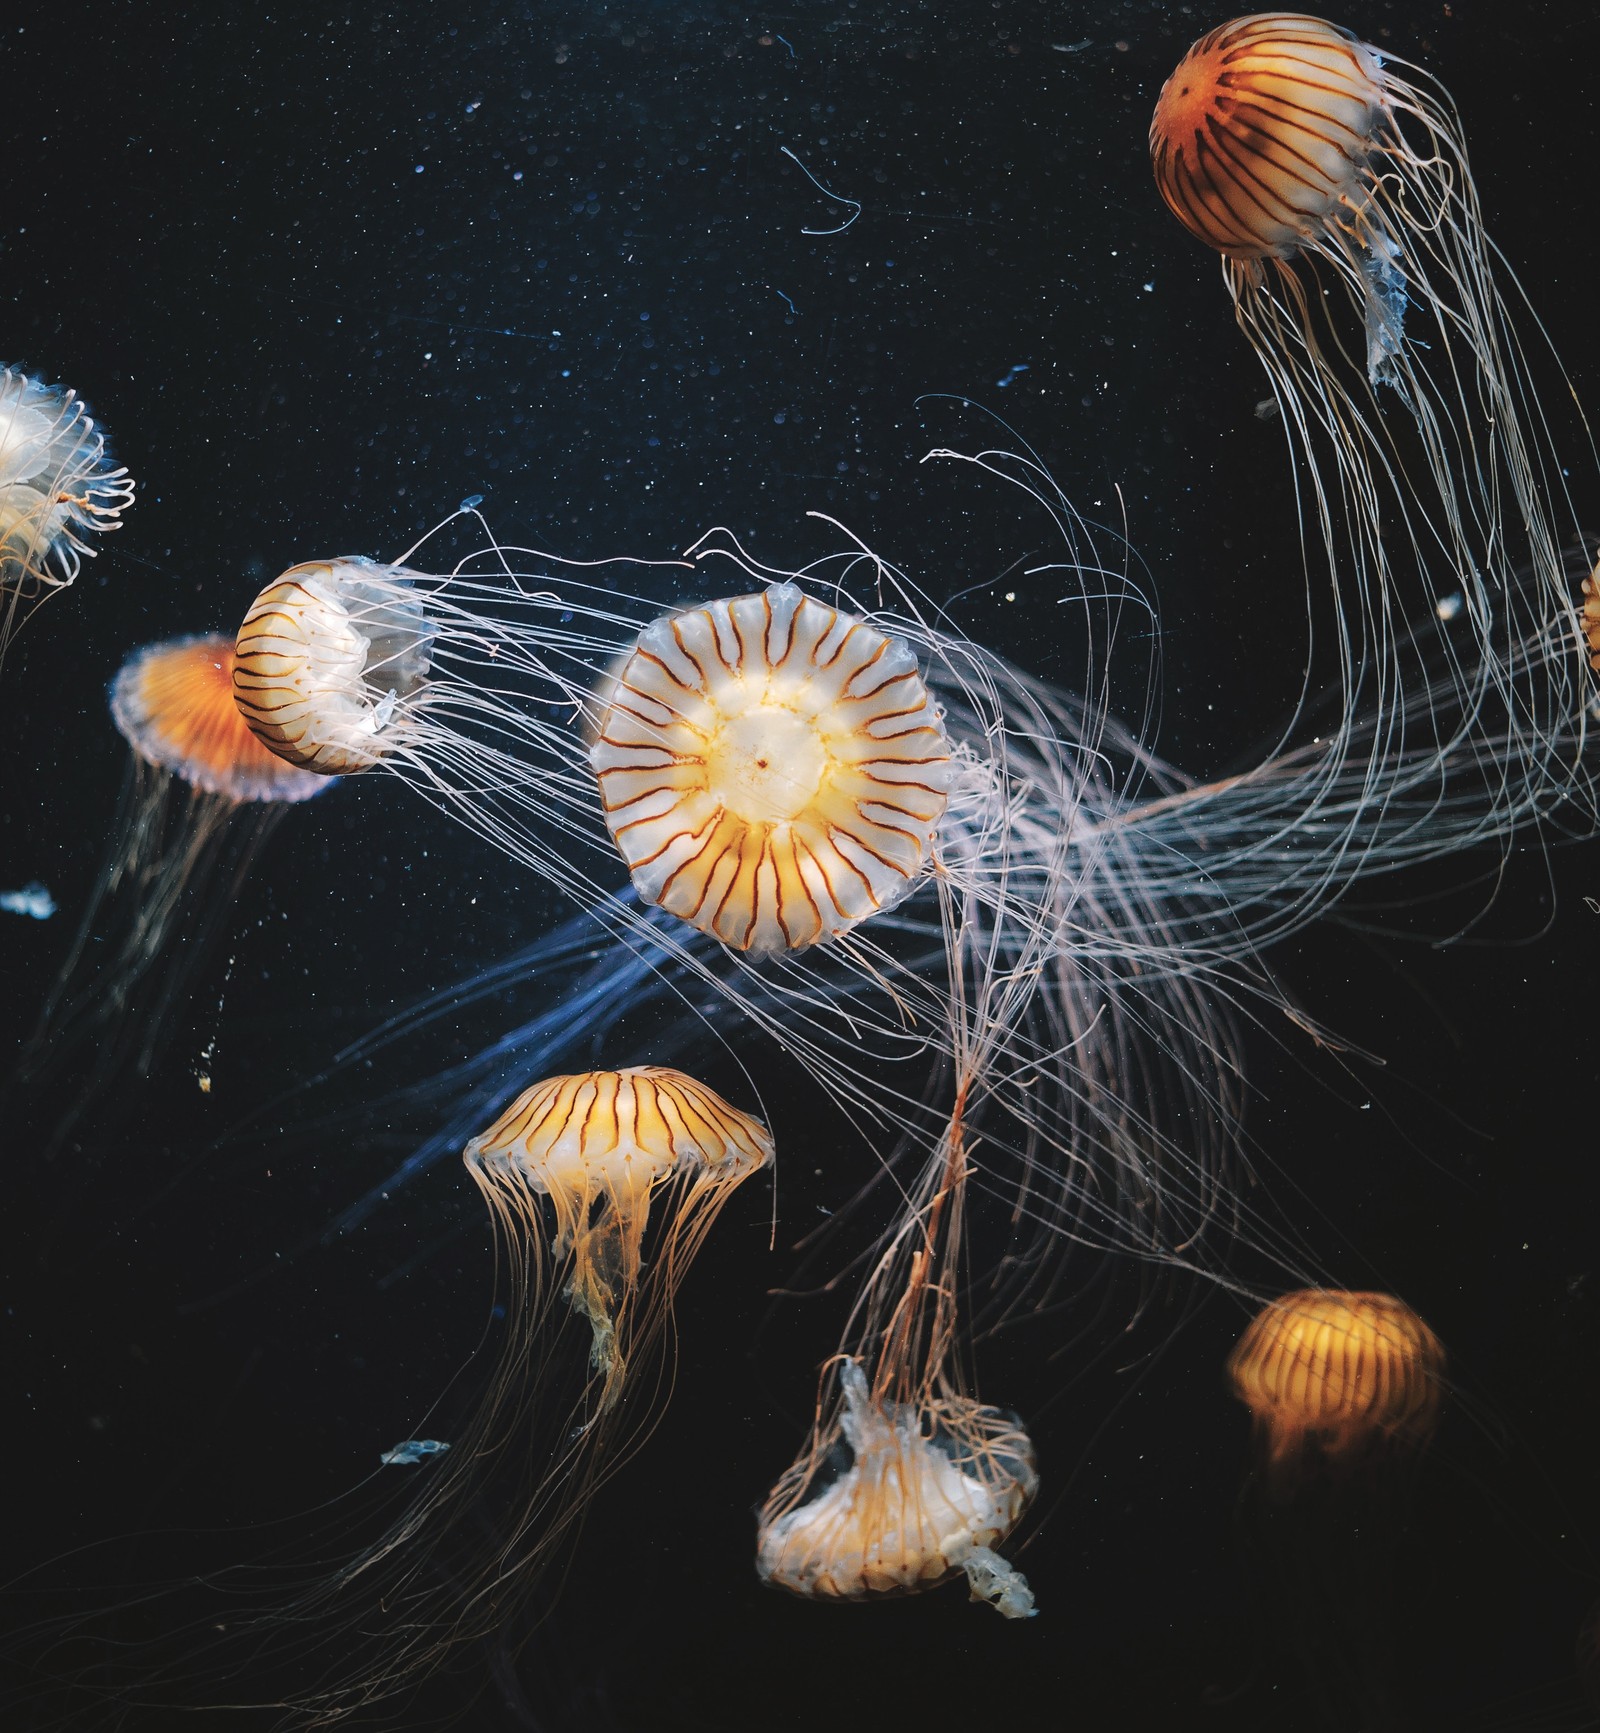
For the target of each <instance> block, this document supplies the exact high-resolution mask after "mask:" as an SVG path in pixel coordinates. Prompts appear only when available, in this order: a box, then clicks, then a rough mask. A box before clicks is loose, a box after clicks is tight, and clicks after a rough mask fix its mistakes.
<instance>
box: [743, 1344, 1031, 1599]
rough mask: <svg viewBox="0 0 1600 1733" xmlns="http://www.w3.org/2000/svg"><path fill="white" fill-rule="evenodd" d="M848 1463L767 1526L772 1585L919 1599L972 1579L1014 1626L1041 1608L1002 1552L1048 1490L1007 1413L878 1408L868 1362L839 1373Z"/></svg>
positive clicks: (767, 1573) (765, 1563)
mask: <svg viewBox="0 0 1600 1733" xmlns="http://www.w3.org/2000/svg"><path fill="white" fill-rule="evenodd" d="M839 1383H840V1388H841V1390H842V1392H843V1398H844V1407H843V1410H842V1412H841V1414H840V1418H839V1425H840V1429H841V1432H842V1434H843V1442H844V1445H845V1448H846V1452H847V1453H848V1458H849V1460H848V1462H847V1463H846V1464H845V1465H843V1466H840V1467H838V1468H836V1470H835V1477H834V1478H833V1479H831V1480H829V1481H827V1483H826V1484H825V1485H823V1486H822V1487H821V1489H820V1490H817V1489H814V1488H812V1487H808V1488H807V1492H808V1496H807V1497H806V1498H805V1499H804V1500H803V1502H801V1503H798V1504H794V1505H790V1506H789V1507H788V1508H785V1509H784V1510H783V1511H782V1512H781V1514H778V1515H775V1516H774V1517H773V1518H772V1519H771V1520H770V1521H768V1522H765V1523H764V1524H763V1526H762V1529H761V1534H760V1539H759V1541H758V1544H757V1550H756V1571H757V1574H758V1575H759V1576H760V1577H761V1579H762V1581H763V1582H767V1583H771V1584H773V1585H774V1586H775V1587H778V1588H784V1589H788V1590H789V1591H790V1592H791V1593H793V1594H796V1595H801V1596H805V1597H809V1598H812V1599H817V1600H847V1601H857V1600H864V1599H866V1598H867V1597H869V1596H876V1595H885V1594H897V1593H914V1592H916V1591H917V1590H919V1589H924V1588H929V1587H933V1586H936V1585H937V1584H939V1583H941V1582H944V1581H946V1580H948V1579H949V1578H950V1577H952V1576H954V1575H955V1574H956V1573H957V1572H958V1571H960V1572H964V1573H965V1574H966V1577H967V1581H968V1583H969V1584H970V1585H971V1593H972V1598H973V1599H974V1600H975V1601H986V1602H988V1603H989V1604H990V1605H992V1606H994V1607H995V1608H996V1609H997V1610H998V1611H999V1612H1000V1613H1001V1614H1003V1615H1004V1616H1005V1617H1006V1618H1013V1619H1014V1618H1028V1617H1031V1616H1032V1615H1033V1613H1034V1611H1035V1608H1034V1605H1033V1593H1032V1590H1031V1589H1030V1588H1029V1587H1028V1582H1027V1578H1026V1577H1024V1576H1023V1575H1022V1573H1021V1572H1020V1571H1018V1570H1016V1569H1015V1568H1014V1567H1013V1566H1011V1565H1009V1564H1008V1563H1007V1562H1006V1561H1005V1559H1003V1558H1002V1557H1001V1555H1000V1554H999V1553H998V1552H996V1551H995V1547H996V1545H998V1544H999V1543H1000V1542H1001V1541H1003V1540H1004V1539H1005V1537H1006V1536H1007V1535H1008V1534H1010V1533H1011V1531H1012V1530H1013V1529H1014V1528H1015V1527H1016V1525H1017V1522H1018V1521H1019V1519H1020V1518H1021V1516H1022V1514H1023V1512H1024V1511H1025V1510H1026V1509H1027V1506H1028V1504H1029V1501H1030V1500H1031V1499H1032V1497H1033V1495H1034V1493H1035V1492H1036V1491H1037V1489H1038V1485H1039V1474H1038V1470H1037V1468H1036V1467H1035V1464H1034V1453H1033V1443H1032V1440H1031V1439H1030V1438H1029V1437H1028V1435H1027V1433H1026V1432H1025V1431H1024V1430H1023V1429H1022V1426H1021V1424H1020V1422H1018V1421H1017V1420H1016V1418H1015V1417H1014V1416H1012V1415H1009V1414H1006V1413H1005V1412H1003V1411H1002V1410H1000V1409H997V1408H989V1407H985V1406H984V1405H983V1404H981V1403H978V1402H973V1401H971V1400H970V1399H964V1398H960V1397H957V1398H951V1399H946V1400H944V1401H942V1402H938V1403H936V1404H934V1405H933V1406H931V1407H930V1408H929V1409H927V1410H923V1409H920V1408H918V1407H914V1406H910V1405H904V1406H903V1405H901V1404H898V1403H896V1402H893V1401H882V1400H878V1399H875V1398H874V1397H873V1395H872V1392H871V1390H870V1389H869V1388H868V1386H867V1380H866V1375H865V1373H864V1372H863V1371H862V1369H861V1364H860V1362H859V1361H857V1360H853V1359H847V1360H845V1361H843V1362H842V1364H841V1367H840V1372H839Z"/></svg>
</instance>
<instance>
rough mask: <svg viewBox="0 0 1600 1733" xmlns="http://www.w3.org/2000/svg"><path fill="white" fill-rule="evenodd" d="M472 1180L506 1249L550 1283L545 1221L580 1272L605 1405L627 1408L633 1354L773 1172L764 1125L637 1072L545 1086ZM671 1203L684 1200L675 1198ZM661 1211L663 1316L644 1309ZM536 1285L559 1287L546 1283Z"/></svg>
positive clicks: (571, 1285) (484, 1151) (509, 1121)
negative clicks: (751, 1190) (545, 1267)
mask: <svg viewBox="0 0 1600 1733" xmlns="http://www.w3.org/2000/svg"><path fill="white" fill-rule="evenodd" d="M465 1154H466V1163H467V1168H468V1171H469V1172H470V1173H471V1174H472V1177H473V1178H474V1179H475V1180H476V1181H477V1183H478V1187H479V1189H480V1190H481V1191H482V1192H483V1195H484V1197H485V1198H486V1199H487V1200H488V1202H489V1206H490V1208H491V1210H492V1211H493V1212H494V1214H495V1218H496V1221H497V1222H498V1223H499V1224H500V1226H501V1229H502V1231H503V1233H504V1235H505V1239H506V1242H507V1244H508V1245H509V1246H511V1247H512V1248H514V1251H515V1254H516V1255H519V1256H520V1255H523V1253H524V1248H526V1252H527V1254H528V1255H530V1256H531V1259H532V1264H533V1267H534V1269H535V1270H536V1271H537V1269H538V1266H539V1264H540V1262H541V1252H542V1246H543V1236H542V1231H541V1230H542V1227H543V1222H544V1216H545V1212H546V1210H548V1212H549V1214H550V1215H551V1216H552V1217H553V1218H554V1226H555V1230H556V1231H555V1235H554V1237H553V1239H552V1241H551V1256H552V1257H554V1258H556V1259H559V1260H564V1261H567V1262H569V1263H570V1266H571V1269H570V1274H569V1275H567V1276H566V1277H565V1279H564V1281H563V1282H562V1284H561V1288H562V1292H563V1293H564V1294H565V1295H566V1297H567V1299H568V1300H569V1301H570V1302H571V1304H572V1308H573V1310H574V1311H576V1312H578V1313H580V1314H581V1315H582V1316H583V1317H584V1318H586V1319H587V1320H588V1322H589V1325H590V1329H591V1330H592V1332H593V1343H592V1346H591V1349H590V1355H589V1360H590V1364H591V1366H592V1367H593V1368H594V1370H595V1372H596V1373H597V1374H598V1375H599V1377H600V1380H601V1383H600V1391H599V1394H598V1396H597V1397H596V1399H595V1400H596V1405H597V1407H598V1409H599V1410H600V1411H602V1412H603V1411H604V1410H606V1409H609V1408H612V1407H614V1406H615V1404H616V1402H617V1400H618V1398H619V1396H620V1394H621V1391H622V1386H623V1380H624V1378H625V1376H626V1373H627V1369H628V1365H629V1361H630V1359H631V1358H632V1352H633V1348H632V1344H633V1342H634V1341H635V1340H636V1339H638V1340H649V1339H650V1338H651V1337H652V1336H653V1335H654V1334H655V1333H656V1332H657V1331H658V1330H659V1328H660V1324H661V1311H660V1308H661V1306H662V1305H664V1304H665V1303H666V1302H668V1301H670V1299H671V1295H672V1291H673V1289H674V1288H675V1287H676V1286H677V1283H678V1281H679V1280H680V1279H681V1277H682V1272H683V1269H684V1268H685V1267H686V1266H687V1264H688V1262H689V1260H690V1258H692V1257H693V1255H694V1250H695V1247H696V1246H698V1245H699V1243H700V1241H701V1240H702V1239H704V1237H705V1235H706V1233H707V1231H708V1230H709V1228H710V1227H711V1224H712V1222H713V1221H714V1220H715V1219H716V1216H717V1212H718V1211H719V1210H720V1209H721V1207H722V1205H723V1203H724V1202H725V1201H726V1199H727V1197H728V1196H729V1194H730V1193H731V1192H732V1191H733V1189H734V1188H735V1187H736V1186H738V1185H742V1184H743V1183H744V1181H745V1180H746V1179H748V1178H749V1177H750V1175H751V1174H752V1173H754V1172H756V1171H757V1169H759V1168H762V1167H766V1166H767V1165H768V1164H769V1163H770V1162H771V1160H772V1139H771V1137H770V1136H769V1134H768V1132H767V1128H766V1127H765V1126H764V1125H763V1124H761V1122H760V1121H759V1120H755V1119H752V1118H751V1117H750V1116H749V1115H748V1114H745V1113H740V1112H739V1111H738V1110H737V1109H736V1108H732V1107H730V1106H729V1105H728V1104H727V1102H725V1101H723V1100H722V1099H721V1098H720V1097H719V1096H716V1095H714V1094H712V1092H711V1091H710V1090H709V1089H707V1088H706V1087H705V1086H704V1085H703V1084H700V1083H696V1082H695V1080H694V1079H693V1078H692V1077H686V1076H685V1075H684V1074H683V1073H682V1072H681V1071H669V1070H665V1069H662V1068H660V1067H654V1066H635V1067H633V1068H631V1069H629V1070H625V1071H589V1072H584V1073H582V1074H581V1075H578V1076H573V1077H549V1078H546V1079H545V1081H544V1082H543V1083H538V1084H535V1085H534V1087H533V1088H532V1089H529V1090H526V1091H524V1093H523V1094H521V1095H520V1096H518V1097H517V1099H516V1100H515V1101H514V1102H513V1103H512V1104H511V1106H510V1107H509V1108H508V1109H507V1111H506V1112H505V1113H503V1114H502V1115H501V1116H500V1118H499V1119H498V1120H496V1121H495V1123H494V1124H493V1125H492V1126H491V1127H490V1128H489V1129H488V1130H487V1131H485V1132H484V1133H483V1134H482V1135H481V1136H479V1137H475V1138H473V1140H472V1141H471V1142H470V1143H469V1144H468V1145H467V1148H466V1152H465ZM669 1191H672V1192H675V1194H676V1195H670V1196H669V1195H667V1193H668V1192H669ZM658 1199H660V1200H661V1202H662V1203H664V1204H665V1206H666V1209H667V1212H668V1225H667V1227H666V1228H664V1229H663V1230H662V1231H661V1234H660V1235H659V1238H660V1241H661V1244H660V1245H659V1246H658V1248H657V1251H656V1258H655V1262H656V1264H657V1267H658V1268H657V1273H656V1276H655V1278H654V1284H653V1285H654V1288H655V1290H656V1291H655V1292H654V1293H653V1294H652V1295H650V1296H649V1298H650V1300H651V1304H647V1305H645V1306H643V1307H640V1306H639V1305H638V1303H637V1302H638V1298H639V1295H640V1284H641V1280H642V1276H643V1262H642V1260H643V1243H644V1236H645V1229H646V1227H647V1226H648V1224H649V1220H650V1211H651V1208H652V1205H653V1204H655V1203H656V1201H657V1200H658ZM532 1285H533V1286H534V1287H535V1288H537V1289H543V1288H545V1287H547V1286H548V1285H549V1284H548V1282H547V1281H546V1280H544V1279H542V1278H541V1277H539V1276H538V1275H537V1274H536V1275H535V1276H534V1277H533V1278H532Z"/></svg>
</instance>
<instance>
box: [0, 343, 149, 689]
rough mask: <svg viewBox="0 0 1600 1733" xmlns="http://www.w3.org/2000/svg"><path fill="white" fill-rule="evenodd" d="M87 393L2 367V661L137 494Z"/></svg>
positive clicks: (0, 584)
mask: <svg viewBox="0 0 1600 1733" xmlns="http://www.w3.org/2000/svg"><path fill="white" fill-rule="evenodd" d="M133 486H134V484H133V481H132V479H131V478H130V476H129V475H128V472H127V470H126V469H122V468H119V467H117V466H116V465H115V464H114V463H113V462H112V460H111V457H110V455H109V453H108V452H107V449H106V441H105V435H104V434H103V433H101V432H100V430H99V429H98V428H97V427H96V425H95V422H94V419H93V417H92V416H91V415H90V414H89V412H88V411H87V410H86V409H85V407H84V405H83V402H82V400H81V399H80V398H79V397H78V395H77V393H76V392H74V391H71V390H69V389H68V388H67V387H66V386H63V385H46V384H45V383H44V381H43V380H40V379H34V378H30V377H29V376H28V375H27V374H26V373H23V372H21V371H19V370H18V369H16V368H12V367H6V368H0V659H3V657H4V653H5V648H6V645H7V643H8V642H9V641H10V638H11V634H12V633H13V631H14V630H15V629H16V627H17V625H18V624H19V623H20V619H21V615H22V613H25V612H26V611H28V610H29V609H30V608H31V606H32V605H33V604H34V603H36V602H38V601H39V600H41V599H42V598H43V597H44V596H46V595H48V594H49V593H51V592H52V591H55V590H62V589H66V588H67V587H68V586H69V585H70V584H71V583H72V582H73V580H74V579H75V578H76V577H77V575H78V571H79V568H80V566H81V565H82V562H83V560H84V559H85V558H86V557H87V558H91V559H92V558H93V557H94V555H95V554H96V553H97V552H98V549H97V548H96V547H95V546H94V543H93V542H92V540H89V539H87V538H89V537H92V536H95V535H102V534H104V533H106V532H107V531H109V530H114V529H117V528H118V527H119V526H120V524H121V522H122V514H123V512H124V511H126V510H127V508H128V506H129V505H130V504H131V503H132V500H133Z"/></svg>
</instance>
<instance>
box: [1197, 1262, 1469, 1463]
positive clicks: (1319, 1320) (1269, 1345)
mask: <svg viewBox="0 0 1600 1733" xmlns="http://www.w3.org/2000/svg"><path fill="white" fill-rule="evenodd" d="M1228 1376H1229V1378H1230V1380H1231V1381H1232V1384H1233V1390H1234V1394H1235V1395H1236V1396H1238V1398H1239V1400H1240V1401H1241V1402H1243V1403H1244V1404H1245V1406H1246V1407H1247V1408H1248V1409H1249V1410H1250V1413H1251V1416H1252V1417H1253V1419H1254V1422H1255V1427H1256V1433H1257V1437H1258V1439H1259V1441H1260V1445H1261V1450H1262V1454H1263V1461H1264V1467H1265V1471H1266V1473H1267V1475H1268V1477H1269V1478H1270V1479H1272V1480H1273V1481H1275V1482H1283V1481H1284V1480H1286V1479H1289V1478H1291V1477H1293V1476H1295V1475H1298V1474H1301V1473H1304V1472H1306V1471H1307V1470H1308V1469H1309V1468H1311V1467H1312V1466H1313V1465H1315V1464H1325V1465H1326V1466H1327V1468H1328V1469H1329V1470H1330V1471H1335V1472H1337V1471H1341V1470H1346V1469H1348V1468H1350V1467H1351V1466H1352V1465H1354V1464H1356V1463H1358V1462H1359V1461H1360V1460H1362V1459H1363V1458H1364V1457H1365V1456H1366V1455H1367V1454H1368V1453H1369V1452H1373V1451H1388V1450H1394V1451H1399V1452H1402V1453H1403V1452H1408V1451H1416V1450H1420V1449H1421V1448H1423V1447H1424V1446H1425V1445H1426V1444H1427V1443H1428V1442H1429V1440H1430V1439H1431V1438H1432V1436H1433V1433H1434V1428H1435V1426H1436V1425H1437V1423H1438V1418H1439V1402H1440V1396H1441V1394H1442V1389H1443V1376H1444V1350H1443V1348H1442V1347H1441V1346H1440V1344H1439V1339H1438V1337H1437V1336H1435V1335H1434V1333H1433V1331H1432V1330H1430V1329H1429V1328H1428V1326H1427V1325H1426V1324H1425V1323H1424V1322H1423V1321H1422V1319H1421V1318H1419V1317H1418V1316H1417V1314H1416V1313H1415V1312H1413V1311H1412V1310H1411V1308H1410V1307H1409V1306H1407V1305H1406V1304H1405V1303H1404V1302H1403V1301H1401V1300H1397V1299H1395V1298H1394V1296H1393V1295H1392V1294H1376V1293H1344V1292H1340V1291H1339V1290H1337V1289H1330V1288H1303V1289H1301V1290H1300V1291H1299V1292H1298V1293H1293V1294H1285V1295H1284V1296H1283V1297H1282V1298H1281V1299H1277V1300H1274V1301H1273V1302H1272V1303H1271V1304H1270V1305H1269V1306H1267V1307H1266V1308H1265V1309H1264V1310H1263V1311H1262V1312H1261V1313H1260V1314H1259V1315H1258V1316H1257V1317H1256V1318H1255V1319H1254V1320H1253V1321H1252V1323H1251V1325H1250V1327H1249V1329H1247V1330H1246V1331H1245V1333H1244V1335H1243V1336H1241V1337H1240V1338H1239V1342H1238V1345H1237V1346H1236V1347H1235V1348H1234V1350H1233V1353H1232V1354H1231V1355H1230V1356H1229V1358H1228Z"/></svg>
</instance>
